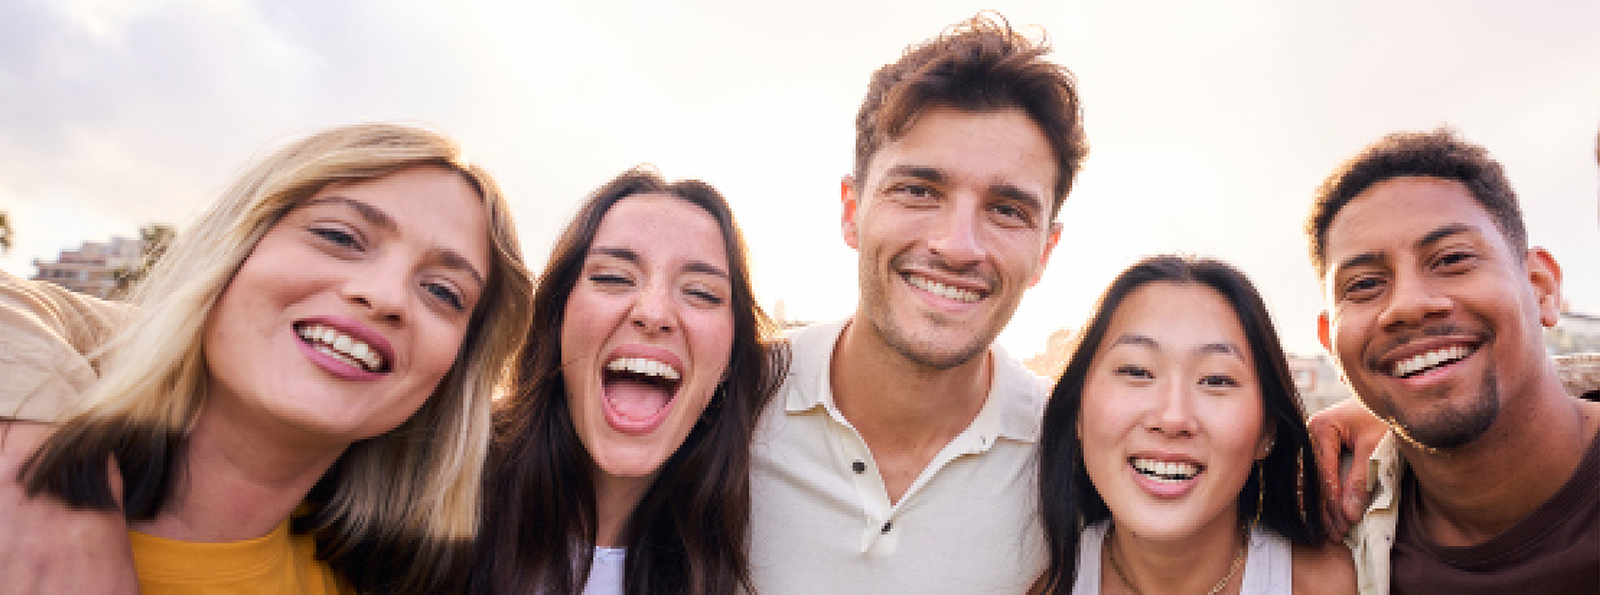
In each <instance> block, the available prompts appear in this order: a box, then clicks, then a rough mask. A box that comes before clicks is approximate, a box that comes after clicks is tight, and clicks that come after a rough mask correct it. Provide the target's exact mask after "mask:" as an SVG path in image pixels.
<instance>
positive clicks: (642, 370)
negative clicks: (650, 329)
mask: <svg viewBox="0 0 1600 595" xmlns="http://www.w3.org/2000/svg"><path fill="white" fill-rule="evenodd" d="M606 370H609V371H612V372H632V373H634V374H641V375H644V376H656V377H659V378H665V379H667V380H677V379H678V371H677V370H674V369H673V368H672V366H670V365H668V364H666V363H665V362H660V361H656V360H653V359H646V358H642V357H619V358H617V359H614V360H611V361H610V362H607V363H606Z"/></svg>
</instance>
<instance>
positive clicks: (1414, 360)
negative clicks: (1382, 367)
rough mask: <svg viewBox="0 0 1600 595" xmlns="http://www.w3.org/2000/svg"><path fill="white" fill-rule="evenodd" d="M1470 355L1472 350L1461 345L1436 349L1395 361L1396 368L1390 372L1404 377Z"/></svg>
mask: <svg viewBox="0 0 1600 595" xmlns="http://www.w3.org/2000/svg"><path fill="white" fill-rule="evenodd" d="M1468 355H1472V350H1471V349H1468V348H1466V347H1463V346H1460V345H1456V346H1451V347H1445V348H1443V349H1435V350H1433V351H1429V352H1427V353H1419V354H1417V355H1413V356H1411V357H1408V358H1406V359H1403V360H1400V361H1398V362H1395V364H1394V369H1393V370H1391V372H1390V373H1391V374H1393V375H1394V376H1396V377H1400V378H1404V377H1406V376H1409V375H1411V374H1415V373H1417V372H1420V371H1422V370H1426V369H1428V368H1432V367H1434V366H1437V365H1439V364H1443V363H1447V362H1454V361H1456V360H1460V359H1463V358H1465V357H1467V356H1468Z"/></svg>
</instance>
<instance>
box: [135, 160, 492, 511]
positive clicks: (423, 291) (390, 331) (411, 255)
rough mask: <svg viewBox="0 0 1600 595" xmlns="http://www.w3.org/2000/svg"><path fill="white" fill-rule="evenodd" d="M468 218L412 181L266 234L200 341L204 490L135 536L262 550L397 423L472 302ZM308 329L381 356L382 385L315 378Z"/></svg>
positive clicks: (475, 247)
mask: <svg viewBox="0 0 1600 595" xmlns="http://www.w3.org/2000/svg"><path fill="white" fill-rule="evenodd" d="M478 204H479V199H478V196H477V194H476V192H475V191H473V189H472V187H471V186H470V185H468V184H467V183H466V182H465V181H464V180H463V179H462V178H461V177H460V176H459V175H457V174H455V173H452V172H450V171H448V170H445V169H442V168H437V167H415V168H411V169H407V170H403V171H400V172H396V173H394V174H391V175H389V176H386V177H384V178H381V179H378V180H374V181H369V182H365V183H360V184H353V185H337V186H330V187H328V188H325V189H323V190H321V191H320V192H318V193H317V194H315V195H313V196H312V197H311V198H310V199H309V200H307V201H306V202H305V203H302V204H301V205H299V206H298V207H296V208H295V209H294V210H292V211H290V212H289V213H288V214H286V215H285V216H284V218H283V219H282V220H281V221H279V222H278V223H276V224H274V225H273V227H272V228H271V229H269V230H268V231H267V233H266V234H265V235H264V236H263V237H262V239H261V241H260V243H258V244H257V245H256V247H255V249H254V250H253V251H252V252H251V254H250V256H249V257H248V258H246V259H245V261H244V264H242V265H241V266H240V268H239V271H238V272H237V273H235V274H234V277H233V279H232V280H231V281H230V282H229V284H228V286H227V288H226V289H224V290H223V293H222V296H221V298H219V300H218V302H217V306H216V307H215V309H214V310H213V311H212V313H211V316H210V318H209V319H208V323H207V325H206V329H205V331H204V345H203V352H204V354H205V357H206V363H207V366H208V368H209V369H210V371H211V375H210V380H209V382H208V385H209V386H211V387H212V388H211V391H210V393H208V394H207V397H206V405H205V406H204V407H202V408H201V413H200V416H199V419H198V420H197V421H196V423H195V426H194V430H193V431H192V432H191V433H190V444H189V446H188V453H189V460H188V461H187V466H188V468H189V473H190V476H191V477H196V478H204V479H205V481H193V482H189V483H188V484H186V485H185V487H184V489H182V490H180V492H179V493H178V494H177V495H176V496H177V497H176V498H175V499H174V504H173V505H172V506H170V507H168V508H167V509H165V510H164V511H163V512H162V513H161V514H159V515H157V517H156V518H155V519H154V520H152V521H150V522H146V523H136V524H135V525H134V526H133V528H134V529H135V530H138V531H141V532H145V533H150V534H153V535H157V536H161V537H167V538H171V539H181V540H188V541H235V540H239V539H248V538H251V537H255V536H259V535H262V534H265V533H266V532H267V531H270V530H271V529H272V528H273V527H274V526H276V525H277V523H278V522H280V521H282V520H283V519H284V518H286V517H288V516H289V513H290V511H292V510H293V508H294V507H295V506H296V505H298V504H299V502H300V501H301V500H302V499H303V498H304V497H305V494H306V492H307V491H309V490H310V489H311V486H312V485H313V484H315V483H316V481H317V479H319V478H320V477H321V476H322V474H323V473H324V472H325V471H326V470H327V468H328V466H329V465H331V464H332V463H333V461H334V460H336V459H337V458H338V456H339V455H340V454H342V453H343V452H344V449H345V448H346V447H347V446H349V444H350V443H351V442H354V441H356V440H360V439H363V438H368V437H371V436H375V435H377V434H380V433H383V432H386V431H388V430H390V429H392V428H394V427H395V426H397V425H399V424H400V423H401V422H403V421H404V420H405V419H406V418H408V417H410V416H411V414H412V413H414V412H415V411H416V409H417V408H418V407H420V406H421V405H422V403H423V402H424V401H426V400H427V398H428V396H429V395H431V394H432V393H433V390H434V388H436V387H437V386H438V384H439V381H440V380H441V379H443V377H444V374H445V373H446V372H447V371H449V369H450V367H451V365H453V363H454V361H455V357H456V353H457V351H458V350H459V349H460V346H461V341H462V339H463V338H464V337H465V335H466V329H467V325H468V322H469V321H470V320H471V315H472V309H473V307H474V306H475V305H476V303H477V299H478V296H479V295H480V294H481V291H482V284H481V283H480V282H479V281H478V279H481V278H483V275H484V274H485V273H484V271H487V270H488V266H489V247H488V240H487V238H486V233H485V231H484V230H485V229H487V226H486V223H485V220H484V217H483V214H482V209H481V208H479V207H478ZM358 205H359V206H358ZM308 320H319V321H322V322H324V323H326V324H332V325H338V326H339V327H341V328H342V329H343V330H344V331H345V332H347V333H367V338H368V339H369V341H370V342H371V343H373V344H374V345H376V344H378V343H383V344H386V345H387V347H386V348H385V350H386V351H387V354H388V358H387V359H388V363H387V364H386V371H384V372H383V373H380V374H375V375H371V377H367V378H361V379H351V378H348V377H344V376H341V371H342V370H346V371H347V370H349V369H350V368H348V367H344V368H339V367H337V366H336V367H334V368H330V367H328V366H326V365H322V364H319V363H317V358H315V357H314V356H311V355H309V352H308V350H307V349H306V348H305V344H304V343H303V341H302V340H301V338H300V337H299V336H298V335H296V333H295V327H296V325H298V324H302V323H304V322H306V321H308ZM380 338H381V340H380Z"/></svg>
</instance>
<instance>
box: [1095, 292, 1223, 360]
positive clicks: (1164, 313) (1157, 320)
mask: <svg viewBox="0 0 1600 595" xmlns="http://www.w3.org/2000/svg"><path fill="white" fill-rule="evenodd" d="M1125 334H1137V335H1140V336H1143V337H1149V338H1151V339H1154V340H1155V341H1156V343H1158V344H1159V345H1160V346H1161V348H1162V349H1163V350H1169V351H1185V352H1187V351H1192V350H1194V349H1196V348H1198V347H1201V346H1204V345H1209V344H1215V343H1230V344H1232V345H1234V346H1235V347H1237V348H1238V349H1239V350H1240V351H1241V352H1242V353H1241V355H1244V354H1247V353H1248V352H1249V349H1248V346H1247V343H1248V341H1247V340H1246V337H1245V334H1244V327H1243V326H1242V325H1241V324H1240V323H1239V316H1238V314H1237V313H1235V312H1234V310H1233V306H1232V305H1230V304H1229V303H1228V300H1227V299H1226V298H1224V297H1223V296H1222V294H1221V293H1218V292H1217V291H1216V290H1215V289H1212V288H1210V287H1207V286H1205V285H1201V284H1199V283H1179V282H1172V281H1156V282H1153V283H1146V284H1145V285H1143V286H1141V287H1139V288H1138V289H1135V290H1133V292H1132V293H1129V294H1128V296H1127V297H1126V298H1123V300H1122V304H1121V305H1119V306H1118V307H1117V311H1116V312H1115V313H1114V314H1113V315H1112V317H1111V325H1110V326H1109V327H1107V329H1106V338H1105V340H1104V343H1105V344H1104V345H1102V346H1101V349H1103V350H1104V349H1109V348H1111V347H1112V344H1113V343H1115V342H1116V340H1117V338H1118V337H1121V336H1123V335H1125ZM1246 357H1248V356H1247V355H1246Z"/></svg>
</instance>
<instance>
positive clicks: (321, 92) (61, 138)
mask: <svg viewBox="0 0 1600 595" xmlns="http://www.w3.org/2000/svg"><path fill="white" fill-rule="evenodd" d="M982 9H994V10H997V11H998V12H999V13H1000V14H1002V15H1004V16H1005V18H1006V19H1007V20H1009V22H1011V23H1012V24H1013V25H1014V26H1017V27H1018V28H1020V29H1022V30H1023V31H1024V32H1026V33H1028V34H1030V35H1031V36H1034V37H1040V36H1043V37H1046V38H1048V40H1049V42H1050V44H1051V46H1052V47H1053V48H1054V52H1053V53H1052V54H1051V55H1050V56H1051V59H1053V60H1054V61H1056V62H1058V63H1060V64H1062V65H1064V66H1066V67H1067V68H1068V69H1069V70H1071V71H1072V72H1073V73H1074V75H1075V76H1076V78H1077V81H1078V83H1079V90H1080V93H1081V95H1082V99H1083V104H1084V119H1085V128H1086V131H1087V133H1088V137H1089V143H1090V153H1089V158H1088V160H1087V162H1086V164H1085V166H1084V169H1083V171H1082V173H1081V176H1080V178H1079V180H1078V182H1077V185H1076V187H1075V188H1074V189H1073V192H1072V194H1071V195H1070V196H1069V197H1068V198H1067V202H1066V204H1065V205H1064V206H1063V207H1062V210H1061V213H1060V215H1059V219H1060V221H1061V222H1062V225H1063V231H1062V239H1061V242H1060V244H1059V245H1058V247H1057V248H1056V251H1055V254H1054V257H1053V258H1052V259H1051V261H1050V264H1049V267H1048V269H1047V270H1046V271H1045V274H1044V277H1043V279H1042V280H1041V281H1040V283H1039V284H1038V285H1037V286H1035V287H1034V288H1033V289H1032V290H1030V291H1029V292H1028V294H1027V295H1026V297H1024V299H1023V303H1022V306H1021V307H1020V308H1019V309H1018V311H1017V313H1016V316H1015V317H1014V318H1013V319H1012V323H1011V324H1010V326H1009V327H1008V328H1007V329H1006V331H1005V332H1004V333H1003V334H1002V335H1001V338H1000V343H1001V344H1002V345H1003V346H1004V347H1005V348H1006V349H1007V350H1008V351H1010V352H1011V353H1013V354H1014V355H1017V356H1019V357H1025V356H1028V355H1032V354H1034V353H1037V352H1039V351H1041V350H1043V349H1044V346H1045V342H1046V338H1047V337H1048V335H1049V334H1050V333H1051V332H1052V331H1054V330H1056V329H1058V328H1063V327H1065V328H1076V327H1078V326H1079V325H1080V324H1081V323H1082V321H1083V320H1084V319H1085V318H1086V317H1087V316H1088V315H1089V313H1090V310H1091V308H1092V307H1093V304H1094V301H1095V299H1096V298H1097V297H1098V296H1099V294H1100V292H1101V291H1102V290H1103V289H1104V287H1105V285H1106V284H1107V283H1109V282H1110V280H1111V278H1112V277H1114V276H1115V275H1116V273H1117V272H1119V271H1120V270H1122V269H1123V268H1125V267H1126V266H1127V265H1128V264H1131V263H1132V262H1133V261H1135V260H1137V259H1138V258H1139V257H1140V256H1143V255H1148V254H1158V253H1167V252H1184V253H1189V254H1197V255H1206V256H1215V257H1219V258H1222V259H1225V260H1228V261H1230V262H1233V263H1234V264H1236V265H1238V266H1239V267H1240V268H1241V269H1243V270H1244V271H1245V272H1246V273H1248V274H1249V275H1250V276H1251V278H1252V279H1253V280H1254V281H1255V282H1256V283H1257V285H1258V286H1259V287H1260V288H1261V291H1262V293H1263V294H1264V295H1265V297H1266V299H1267V302H1268V305H1269V307H1270V308H1271V310H1272V313H1273V316H1274V319H1275V320H1276V323H1277V326H1278V328H1279V331H1280V333H1281V334H1282V335H1283V338H1284V343H1285V346H1286V347H1287V348H1288V349H1289V351H1291V352H1293V353H1300V354H1311V353H1317V352H1320V349H1321V347H1320V345H1319V344H1318V343H1317V340H1316V335H1315V319H1316V315H1317V313H1318V312H1319V311H1320V310H1321V309H1322V307H1323V303H1322V297H1321V289H1320V286H1319V284H1318V281H1317V279H1316V277H1315V274H1314V273H1313V271H1312V269H1311V267H1310V265H1309V261H1308V259H1307V257H1306V247H1305V240H1304V238H1303V235H1302V233H1301V228H1302V224H1303V221H1304V219H1305V216H1306V213H1307V212H1308V210H1309V207H1310V200H1311V195H1312V192H1313V191H1314V190H1315V188H1316V186H1317V185H1318V184H1319V183H1320V182H1321V181H1322V179H1323V178H1324V177H1325V176H1327V174H1328V173H1329V172H1330V171H1331V170H1332V169H1333V168H1334V167H1335V166H1336V165H1337V164H1338V163H1340V162H1341V161H1343V160H1344V159H1346V158H1348V157H1349V156H1351V155H1352V154H1354V153H1355V152H1356V151H1358V150H1360V149H1361V148H1362V147H1363V146H1365V145H1367V144H1368V143H1370V142H1372V141H1374V140H1376V139H1377V138H1379V137H1380V136H1382V135H1384V134H1386V133H1389V132H1393V131H1398V130H1427V129H1433V128H1436V127H1439V126H1443V125H1448V126H1452V127H1454V128H1456V129H1457V130H1458V131H1459V132H1460V133H1461V134H1462V135H1463V136H1464V137H1465V138H1467V139H1468V140H1470V141H1472V142H1476V143H1480V144H1482V145H1484V146H1485V147H1487V148H1488V149H1489V151H1490V152H1491V153H1492V154H1493V155H1494V156H1495V157H1496V158H1498V159H1499V160H1500V162H1501V163H1502V164H1503V165H1504V166H1505V168H1506V170H1507V173H1508V175H1509V177H1510V179H1511V182H1512V184H1513V185H1514V187H1515V188H1516V190H1517V192H1518V193H1519V195H1520V197H1521V199H1522V201H1523V208H1524V211H1525V215H1526V218H1527V226H1528V230H1529V236H1530V240H1531V242H1532V243H1533V244H1536V245H1541V246H1545V247H1547V248H1549V249H1550V250H1551V251H1552V252H1553V253H1554V254H1555V256H1556V258H1557V260H1558V261H1559V262H1560V263H1561V265H1562V269H1563V271H1564V273H1565V278H1566V279H1565V287H1564V291H1565V297H1566V299H1567V302H1568V304H1569V305H1570V307H1571V308H1572V310H1574V311H1579V312H1586V313H1591V314H1600V233H1597V225H1596V224H1597V212H1596V208H1597V206H1596V205H1597V197H1600V188H1597V183H1600V172H1597V168H1596V163H1595V142H1596V133H1597V131H1600V34H1596V32H1597V31H1600V2H1595V1H1592V0H1591V1H1585V2H1572V1H1571V0H1527V1H1522V2H1515V3H1510V2H1499V1H1460V2H1443V1H1440V2H1407V1H1396V2H1371V1H1365V0H1355V1H1350V2H1336V3H1335V2H1316V3H1311V2H1306V3H1300V2H1270V1H1262V2H1228V1H1208V2H1178V1H1174V2H1164V1H1137V2H1078V1H1071V0H1050V1H1048V2H1045V1H1035V2H991V3H984V4H978V3H971V2H955V1H943V0H922V1H919V2H915V3H897V4H892V3H887V2H883V3H879V2H862V1H859V0H856V1H848V2H845V1H833V0H814V1H808V2H790V3H778V2H734V1H727V2H672V1H651V2H605V1H585V2H570V3H567V2H523V1H489V0H464V1H457V2H448V3H446V2H423V1H419V0H382V1H378V0H371V1H359V0H358V1H348V2H326V1H322V0H270V1H249V0H240V1H223V0H171V1H161V0H50V1H43V0H6V1H4V2H0V211H3V212H6V213H8V214H9V216H10V218H11V221H12V226H13V227H14V228H15V237H14V239H15V246H14V247H13V248H12V250H11V251H10V252H8V253H6V254H4V255H0V270H5V271H8V272H11V273H15V274H21V275H29V274H32V273H33V272H34V268H33V266H32V262H33V260H34V259H35V258H44V259H49V258H53V257H54V256H55V255H56V254H57V253H58V252H59V251H60V250H63V249H67V248H72V247H75V246H77V245H78V244H79V243H81V242H83V241H85V240H103V239H105V238H108V237H110V236H113V235H124V236H133V235H136V234H137V230H138V228H139V227H140V226H141V225H147V224H151V223H169V224H175V225H179V226H180V227H181V226H182V225H183V224H185V223H187V222H188V221H190V220H191V219H192V218H193V217H194V216H195V215H196V214H197V213H198V212H199V210H200V209H201V208H202V207H203V206H205V205H206V204H208V203H209V202H210V201H211V200H212V199H213V198H214V197H215V196H217V195H219V194H220V193H221V191H222V190H223V188H224V187H225V186H226V185H227V183H228V182H229V181H230V180H231V179H232V178H233V177H234V176H235V175H237V174H238V173H239V172H240V171H241V170H242V168H243V167H244V166H245V165H246V164H247V163H249V162H251V161H252V160H254V159H257V158H259V157H261V156H263V155H265V154H266V153H268V152H270V151H271V150H272V149H273V148H275V147H279V146H282V144H284V143H286V142H288V141H290V140H293V139H295V138H298V137H300V136H303V135H305V134H308V133H310V132H313V131H315V130H317V129H319V128H322V127H326V126H332V125H337V124H344V123H350V122H358V121H402V122H414V123H420V124H425V125H428V126H433V127H437V128H439V129H442V130H443V131H445V132H447V133H448V134H450V135H451V136H453V137H455V138H456V139H458V140H459V141H460V142H461V143H462V144H463V145H464V146H465V147H466V149H467V152H468V154H469V156H470V157H471V159H472V160H473V161H475V162H477V163H480V164H482V165H484V166H486V167H487V168H488V169H489V170H490V171H491V172H493V173H494V174H495V175H496V177H497V178H498V180H499V181H500V183H501V185H502V187H503V188H504V190H505V191H506V193H507V196H508V197H509V199H510V201H511V202H512V205H513V209H514V212H515V215H516V218H517V223H518V227H519V229H520V232H521V236H522V243H523V247H524V250H525V252H526V253H527V256H528V258H529V261H530V263H532V264H533V265H534V266H535V268H538V267H539V266H542V263H543V262H544V259H545V255H546V253H547V252H548V250H549V248H550V246H551V244H552V242H553V240H554V237H555V234H556V233H557V232H558V231H559V230H560V229H561V227H562V226H563V225H564V224H565V222H566V221H567V220H568V219H569V218H570V217H571V216H572V215H573V214H574V212H575V211H576V209H577V205H578V203H579V202H581V201H582V200H583V198H584V197H585V195H586V194H587V193H588V192H590V191H592V190H593V189H595V188H597V187H599V186H600V185H601V184H603V183H604V182H605V181H607V180H609V179H610V178H611V177H612V176H614V175H616V174H617V173H619V172H621V171H623V170H624V169H627V168H629V167H632V166H634V165H637V164H641V163H652V164H655V165H656V166H657V167H658V168H659V169H660V170H661V171H662V172H663V173H664V174H665V175H666V176H667V177H669V178H674V179H677V178H698V179H702V180H705V181H707V182H710V183H712V184H713V185H715V186H716V187H718V188H719V189H720V190H722V191H723V193H724V194H726V195H727V196H728V198H729V200H730V202H731V203H732V204H733V207H734V210H735V213H736V214H737V216H738V217H739V219H740V223H741V225H742V227H743V229H744V230H745V233H746V235H747V238H748V240H749V242H750V245H751V257H752V261H753V264H754V272H755V283H756V289H757V292H758V297H759V298H760V299H761V301H762V302H763V304H765V305H766V306H767V307H768V308H769V310H770V309H772V308H774V306H775V305H776V303H777V302H778V301H779V300H781V301H782V302H783V311H784V313H785V314H786V316H787V317H789V318H797V319H803V320H829V319H836V318H842V317H845V316H848V315H849V314H850V313H851V312H852V311H853V310H854V307H855V303H856V296H857V292H856V281H855V280H856V255H855V253H854V252H853V251H851V250H850V249H849V247H848V246H846V245H845V244H844V241H843V239H842V238H841V236H840V232H839V182H840V177H841V176H842V175H844V174H846V173H848V172H849V170H850V167H851V157H852V155H851V152H852V147H853V142H854V140H853V139H854V130H853V123H854V116H855V111H856V109H857V108H858V106H859V104H860V101H861V99H862V96H863V94H864V93H865V91H866V86H867V81H868V77H869V76H870V75H871V73H872V71H873V70H874V69H876V68H877V67H879V66H881V65H883V64H885V63H888V62H891V61H893V60H894V59H896V58H898V57H899V55H900V53H901V52H902V51H903V50H904V48H905V47H906V46H907V45H910V44H913V43H915V42H918V41H921V40H924V39H926V38H929V37H931V36H934V35H936V34H938V33H939V32H940V31H941V30H942V29H943V28H945V27H946V26H948V25H950V24H952V23H956V22H958V21H961V20H964V19H966V18H968V17H970V16H972V15H973V14H975V13H977V12H978V11H979V10H982Z"/></svg>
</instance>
